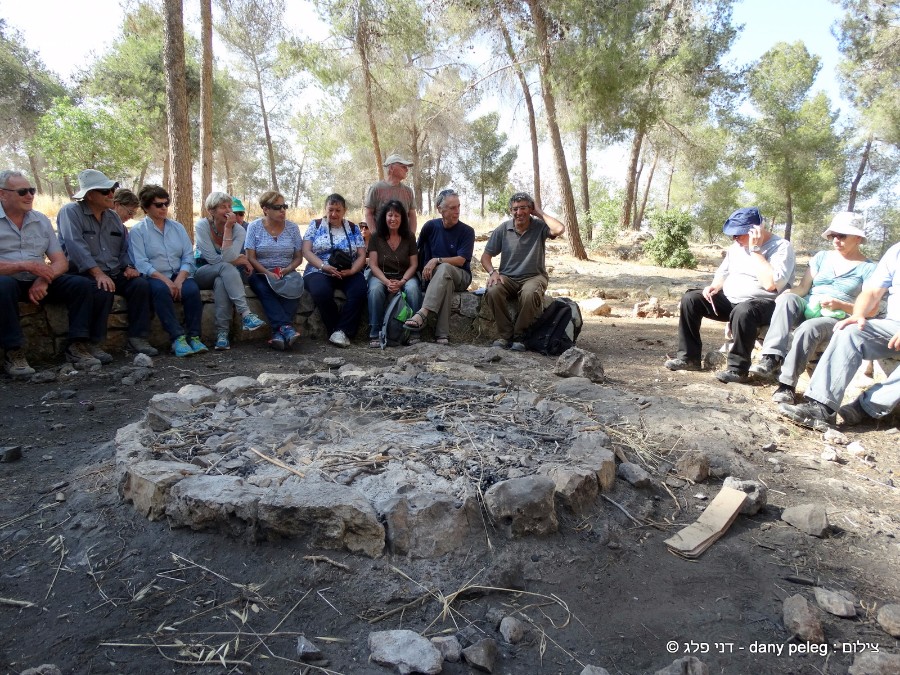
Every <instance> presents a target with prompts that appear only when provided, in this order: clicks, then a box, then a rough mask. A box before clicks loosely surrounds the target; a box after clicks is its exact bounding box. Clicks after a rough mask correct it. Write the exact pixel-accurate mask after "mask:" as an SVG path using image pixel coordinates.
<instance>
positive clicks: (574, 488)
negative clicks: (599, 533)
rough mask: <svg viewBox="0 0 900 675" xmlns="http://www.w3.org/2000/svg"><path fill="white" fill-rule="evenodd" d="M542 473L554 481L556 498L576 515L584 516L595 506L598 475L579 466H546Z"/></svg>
mask: <svg viewBox="0 0 900 675" xmlns="http://www.w3.org/2000/svg"><path fill="white" fill-rule="evenodd" d="M542 469H543V470H542V471H541V473H546V475H548V476H550V478H551V479H553V483H554V485H555V486H556V496H557V498H559V500H560V501H561V502H562V503H563V506H565V507H567V508H568V509H569V510H570V511H572V513H574V514H575V515H579V516H580V515H584V514H586V513H587V512H588V511H589V510H590V508H591V507H592V506H593V505H594V501H595V500H596V499H597V492H598V490H599V487H598V480H597V473H596V471H594V470H593V469H588V468H585V467H577V466H546V467H542Z"/></svg>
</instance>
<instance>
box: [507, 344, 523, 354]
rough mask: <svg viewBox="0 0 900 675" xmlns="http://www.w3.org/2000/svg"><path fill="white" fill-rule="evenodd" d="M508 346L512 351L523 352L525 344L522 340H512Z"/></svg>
mask: <svg viewBox="0 0 900 675" xmlns="http://www.w3.org/2000/svg"><path fill="white" fill-rule="evenodd" d="M509 348H510V349H511V350H512V351H514V352H524V351H526V348H525V344H524V343H522V342H513V343H512V344H511V345H510V346H509Z"/></svg>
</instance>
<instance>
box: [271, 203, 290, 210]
mask: <svg viewBox="0 0 900 675" xmlns="http://www.w3.org/2000/svg"><path fill="white" fill-rule="evenodd" d="M266 208H267V209H272V210H273V211H287V210H288V208H289V207H288V205H287V204H275V206H267V207H266Z"/></svg>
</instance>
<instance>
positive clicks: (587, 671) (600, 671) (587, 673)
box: [579, 666, 609, 675]
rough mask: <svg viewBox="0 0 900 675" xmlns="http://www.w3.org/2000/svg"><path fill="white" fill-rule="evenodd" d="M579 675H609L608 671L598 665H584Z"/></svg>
mask: <svg viewBox="0 0 900 675" xmlns="http://www.w3.org/2000/svg"><path fill="white" fill-rule="evenodd" d="M579 675H609V671H608V670H607V669H606V668H601V667H600V666H585V667H584V670H582V671H581V673H580V674H579Z"/></svg>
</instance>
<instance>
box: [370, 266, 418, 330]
mask: <svg viewBox="0 0 900 675" xmlns="http://www.w3.org/2000/svg"><path fill="white" fill-rule="evenodd" d="M403 291H404V292H405V293H406V302H407V304H409V306H410V307H411V308H412V310H413V311H414V312H417V311H419V309H421V307H422V287H421V286H419V279H418V278H417V277H413V278H412V279H410V280H408V281H407V282H406V283H405V284H403ZM388 297H390V294H389V293H388V290H387V286H385V285H384V284H383V283H381V281H379V280H378V279H376V278H375V277H374V276H371V277H369V337H370V338H376V337H378V333H379V332H380V331H381V324H382V323H383V322H384V308H385V307H386V306H387V302H388Z"/></svg>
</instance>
